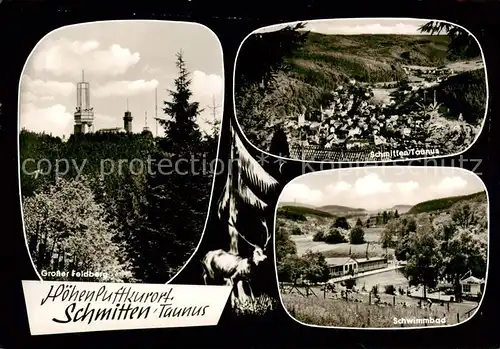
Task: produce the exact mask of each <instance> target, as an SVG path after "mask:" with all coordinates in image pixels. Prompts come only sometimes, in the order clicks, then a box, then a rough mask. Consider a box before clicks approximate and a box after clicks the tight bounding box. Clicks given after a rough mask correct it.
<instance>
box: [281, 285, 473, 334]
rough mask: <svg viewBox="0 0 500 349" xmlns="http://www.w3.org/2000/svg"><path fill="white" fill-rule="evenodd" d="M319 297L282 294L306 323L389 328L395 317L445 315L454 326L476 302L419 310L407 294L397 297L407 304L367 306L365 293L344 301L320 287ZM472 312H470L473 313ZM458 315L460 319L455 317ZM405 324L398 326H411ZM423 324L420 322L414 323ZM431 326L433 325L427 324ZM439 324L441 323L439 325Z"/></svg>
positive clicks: (389, 298) (386, 297)
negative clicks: (358, 300)
mask: <svg viewBox="0 0 500 349" xmlns="http://www.w3.org/2000/svg"><path fill="white" fill-rule="evenodd" d="M315 293H316V295H317V296H318V297H315V296H313V295H311V296H309V297H303V296H301V295H299V294H296V293H295V294H289V293H285V294H283V293H282V300H283V304H284V306H285V308H286V309H287V310H288V312H289V313H291V315H292V316H293V317H294V318H295V319H297V320H298V321H301V322H303V323H306V324H311V325H320V326H335V327H358V328H359V327H371V328H391V327H399V326H401V325H396V324H394V318H398V319H400V318H419V319H425V318H430V317H436V318H439V319H441V318H443V317H446V325H453V324H456V323H458V322H462V321H464V320H465V319H466V318H467V317H468V315H467V312H468V311H470V310H471V309H473V308H474V307H475V306H476V305H477V304H476V303H472V302H469V303H450V307H449V310H448V308H447V307H446V305H443V306H442V305H438V304H436V305H435V306H433V308H432V309H431V310H428V309H421V308H418V307H416V306H414V305H415V304H416V302H417V301H416V300H414V299H411V298H409V297H403V296H398V297H397V304H399V303H401V302H406V303H407V304H408V306H407V307H402V306H400V305H399V306H378V305H368V304H367V303H368V300H367V296H358V299H360V300H361V299H362V300H361V302H355V301H352V299H351V300H350V301H345V300H342V299H331V298H330V297H329V296H327V298H323V293H322V291H320V290H319V289H316V290H315ZM381 298H382V301H383V302H387V303H391V304H392V296H389V295H381ZM473 313H474V312H472V313H471V314H473ZM457 314H458V316H459V318H458V319H457ZM410 326H411V325H409V324H407V325H405V326H401V327H410ZM413 326H418V327H420V326H423V325H413ZM428 326H433V324H428ZM439 326H440V324H439Z"/></svg>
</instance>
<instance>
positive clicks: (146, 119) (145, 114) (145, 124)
mask: <svg viewBox="0 0 500 349" xmlns="http://www.w3.org/2000/svg"><path fill="white" fill-rule="evenodd" d="M144 126H145V128H146V129H147V128H148V112H147V111H145V112H144Z"/></svg>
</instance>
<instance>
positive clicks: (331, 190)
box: [326, 181, 352, 195]
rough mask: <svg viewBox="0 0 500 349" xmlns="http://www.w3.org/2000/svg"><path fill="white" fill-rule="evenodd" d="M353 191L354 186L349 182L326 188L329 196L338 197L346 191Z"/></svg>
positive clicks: (330, 185) (341, 182)
mask: <svg viewBox="0 0 500 349" xmlns="http://www.w3.org/2000/svg"><path fill="white" fill-rule="evenodd" d="M351 189H352V185H350V184H349V183H347V182H343V181H340V182H337V183H335V184H329V185H328V186H327V187H326V192H327V193H328V194H331V195H337V194H340V193H342V192H345V191H348V190H351Z"/></svg>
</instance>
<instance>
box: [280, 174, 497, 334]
mask: <svg viewBox="0 0 500 349" xmlns="http://www.w3.org/2000/svg"><path fill="white" fill-rule="evenodd" d="M275 229H276V230H275V247H276V269H277V271H276V272H277V278H278V283H279V291H280V298H281V302H282V304H283V307H284V308H285V310H286V312H287V313H288V315H289V316H290V317H292V318H293V319H295V320H296V321H298V322H299V323H301V324H303V325H310V326H317V327H335V328H357V329H358V328H367V329H370V328H377V329H397V328H402V329H407V328H424V327H429V326H434V327H435V326H438V327H439V326H454V325H457V324H460V323H463V322H465V321H467V320H469V319H471V318H472V317H473V316H474V314H476V312H477V311H478V309H479V307H480V306H481V302H482V299H483V295H484V292H485V286H486V282H487V270H488V255H489V198H488V193H487V190H486V188H485V186H484V184H483V182H482V180H481V179H480V178H479V177H478V176H477V175H476V174H474V173H473V172H470V171H467V170H463V169H460V168H436V167H434V168H428V167H427V168H426V167H396V166H395V167H385V168H384V167H379V166H377V167H364V168H349V169H341V170H327V171H319V172H315V173H310V174H305V175H302V176H300V177H297V178H296V179H294V180H292V181H291V182H290V183H288V184H287V185H286V186H285V188H284V189H283V192H282V194H281V195H280V197H279V201H278V206H277V209H276V217H275Z"/></svg>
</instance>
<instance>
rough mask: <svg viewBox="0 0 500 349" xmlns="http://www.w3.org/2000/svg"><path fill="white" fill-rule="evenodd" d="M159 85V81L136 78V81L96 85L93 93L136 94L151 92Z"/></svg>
mask: <svg viewBox="0 0 500 349" xmlns="http://www.w3.org/2000/svg"><path fill="white" fill-rule="evenodd" d="M157 87H158V81H157V80H155V79H153V80H149V81H148V80H135V81H112V82H109V83H107V84H104V85H101V86H97V87H94V88H93V89H92V94H93V96H95V97H110V96H134V95H139V94H143V93H145V92H151V91H153V90H154V89H155V88H157Z"/></svg>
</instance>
